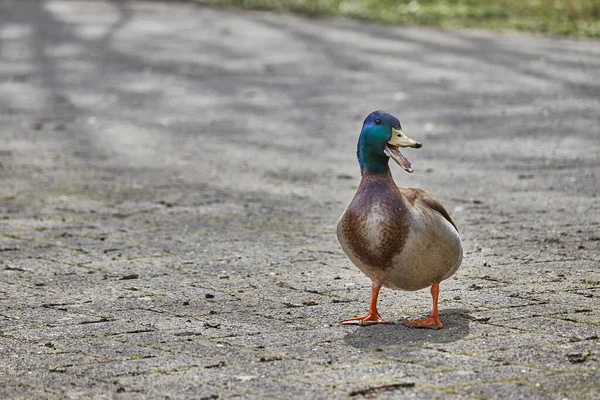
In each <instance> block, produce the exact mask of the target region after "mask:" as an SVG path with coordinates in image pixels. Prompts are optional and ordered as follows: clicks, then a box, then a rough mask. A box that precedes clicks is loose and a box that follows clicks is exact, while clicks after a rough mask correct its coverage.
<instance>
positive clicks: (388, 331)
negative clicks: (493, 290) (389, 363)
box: [344, 309, 471, 349]
mask: <svg viewBox="0 0 600 400" xmlns="http://www.w3.org/2000/svg"><path fill="white" fill-rule="evenodd" d="M440 320H441V321H442V322H443V323H444V329H440V330H430V329H414V328H409V327H406V326H404V325H402V322H403V321H398V322H396V323H395V324H390V325H371V326H363V327H359V328H358V329H356V328H355V329H353V330H352V331H351V332H349V333H348V335H346V337H345V338H344V341H345V342H346V343H347V344H349V345H350V346H353V347H356V348H360V349H375V348H379V347H382V346H395V345H407V344H408V345H414V344H423V343H431V342H454V341H456V340H459V339H461V338H463V337H465V336H467V335H468V334H469V322H470V321H471V320H470V319H469V317H468V312H467V310H465V309H447V310H441V311H440Z"/></svg>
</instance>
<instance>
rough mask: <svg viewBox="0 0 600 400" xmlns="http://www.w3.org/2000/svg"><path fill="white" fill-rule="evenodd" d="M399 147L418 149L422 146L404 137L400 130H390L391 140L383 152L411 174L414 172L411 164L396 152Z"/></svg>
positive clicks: (398, 151)
mask: <svg viewBox="0 0 600 400" xmlns="http://www.w3.org/2000/svg"><path fill="white" fill-rule="evenodd" d="M399 147H414V148H415V149H420V148H421V147H423V145H422V144H421V143H419V142H417V141H416V140H414V139H411V138H409V137H408V136H406V134H405V133H404V132H402V129H395V128H392V138H391V139H390V140H389V141H388V144H387V146H385V149H384V151H383V152H384V153H385V154H386V155H387V156H388V157H391V158H392V159H393V160H394V161H396V163H397V164H398V165H399V166H401V167H402V168H403V169H404V170H405V171H406V172H411V173H412V172H413V171H414V169H413V167H412V164H411V163H410V161H408V158H406V157H404V156H403V155H402V153H400V150H398V148H399Z"/></svg>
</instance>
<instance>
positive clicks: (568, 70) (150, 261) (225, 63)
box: [0, 0, 600, 399]
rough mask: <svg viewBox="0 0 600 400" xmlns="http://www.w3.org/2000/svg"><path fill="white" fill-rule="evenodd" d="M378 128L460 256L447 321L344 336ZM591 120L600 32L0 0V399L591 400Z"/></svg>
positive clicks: (398, 300)
mask: <svg viewBox="0 0 600 400" xmlns="http://www.w3.org/2000/svg"><path fill="white" fill-rule="evenodd" d="M376 109H386V110H389V111H392V112H394V113H395V114H397V115H398V116H399V117H400V120H401V121H402V123H403V128H404V130H405V132H406V133H407V134H408V135H409V136H411V137H413V138H415V139H417V140H419V141H421V142H422V143H423V144H424V146H423V148H422V149H420V150H407V151H406V152H405V154H406V155H407V156H408V158H409V159H411V161H412V162H413V165H414V167H415V173H414V174H412V175H411V174H407V173H405V172H404V171H401V170H400V168H396V167H395V166H392V167H393V169H394V176H395V177H396V180H397V182H398V183H399V185H401V186H411V187H421V188H425V189H428V190H431V191H432V192H433V193H435V194H436V195H437V196H438V197H439V198H440V199H441V200H442V202H443V203H444V204H445V206H446V208H447V209H448V210H449V211H450V213H451V214H452V217H453V219H454V220H455V221H456V223H457V225H458V227H459V229H460V231H461V234H462V237H463V243H464V248H465V259H464V261H463V265H462V267H461V269H460V270H459V272H458V273H457V274H456V276H455V277H453V278H452V279H450V280H448V281H446V282H444V283H443V284H442V285H441V294H440V318H441V319H442V321H443V322H444V323H445V328H444V329H443V330H439V331H429V330H415V329H409V328H406V327H404V326H402V325H401V324H395V325H386V326H370V327H349V326H341V325H339V321H341V320H342V319H344V318H349V317H352V316H357V315H359V314H362V313H364V312H365V311H366V309H367V305H368V300H369V294H370V288H369V281H368V279H367V278H366V277H365V276H363V275H362V274H361V273H360V272H359V271H358V269H356V268H355V267H354V266H352V265H351V264H350V262H349V261H348V260H347V259H346V257H345V256H344V254H343V253H342V251H341V249H340V248H339V245H338V243H337V240H336V238H335V225H336V222H337V218H338V217H339V215H340V214H341V213H342V211H343V210H344V208H345V206H346V205H347V204H348V203H349V201H350V199H351V198H352V195H353V194H354V191H355V189H356V187H357V184H358V182H359V171H358V164H357V162H356V159H355V146H356V140H357V137H358V133H359V130H360V127H361V123H362V120H363V119H364V117H365V116H366V115H367V114H368V113H369V112H371V111H373V110H376ZM599 111H600V42H598V41H587V40H581V41H574V40H566V39H552V38H542V37H535V36H531V35H525V34H510V33H506V34H497V33H487V32H478V31H442V30H434V29H421V28H402V27H389V26H376V25H369V24H362V23H358V22H352V21H345V20H310V19H303V18H297V17H291V16H281V15H275V14H269V13H245V12H240V11H233V10H217V9H211V8H207V7H203V6H197V5H194V4H189V3H160V2H149V3H144V2H135V3H133V2H127V3H111V2H95V1H8V0H1V1H0V122H1V123H0V199H1V201H0V398H3V399H63V398H73V399H78V398H94V399H96V398H97V399H104V398H106V399H113V398H114V399H144V398H153V399H154V398H156V399H166V398H169V399H180V398H181V399H183V398H190V399H217V398H224V399H225V398H245V399H246V398H247V399H251V398H256V399H264V398H281V399H290V398H298V399H332V398H340V399H342V398H363V397H376V398H425V399H434V398H444V399H447V398H461V397H464V398H501V399H508V398H515V399H517V398H519V399H563V398H569V399H592V398H600V370H599V369H598V368H599V367H600V344H599V339H598V335H599V334H600V198H599V194H600V184H599V180H600V156H599V154H600V114H599ZM430 307H431V304H430V297H429V293H428V291H427V290H422V291H418V292H394V291H391V290H385V289H384V290H382V293H381V297H380V312H381V313H382V315H383V316H384V317H385V318H388V319H390V320H392V321H395V322H401V321H403V320H405V319H407V318H415V317H417V316H420V315H426V314H427V313H428V312H429V310H430Z"/></svg>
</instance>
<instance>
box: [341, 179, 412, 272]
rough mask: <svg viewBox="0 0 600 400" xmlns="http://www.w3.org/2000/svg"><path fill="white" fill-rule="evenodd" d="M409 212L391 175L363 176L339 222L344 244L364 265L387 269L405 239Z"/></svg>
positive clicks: (402, 246) (400, 249) (401, 247)
mask: <svg viewBox="0 0 600 400" xmlns="http://www.w3.org/2000/svg"><path fill="white" fill-rule="evenodd" d="M408 218H409V212H408V209H407V207H406V205H405V204H404V202H403V200H402V196H401V195H400V194H399V192H398V188H397V187H396V184H395V183H394V181H393V180H392V177H391V176H389V175H388V176H381V174H378V175H375V174H368V173H365V174H364V175H363V178H362V181H361V183H360V186H359V188H358V191H357V192H356V195H355V196H354V199H353V200H352V202H351V203H350V205H349V206H348V209H347V210H346V213H345V214H344V217H343V219H342V221H341V223H342V234H343V235H344V239H345V241H346V245H347V246H348V247H349V249H350V250H351V251H352V252H353V253H354V255H355V256H356V257H358V258H359V259H360V260H361V261H362V262H363V263H364V264H365V265H367V266H369V267H370V268H374V269H381V270H384V269H387V268H389V267H390V266H391V262H392V258H393V257H394V256H395V255H396V254H399V253H400V252H401V251H402V249H403V248H404V245H405V243H406V241H407V238H408V233H409V232H408V228H409V220H408Z"/></svg>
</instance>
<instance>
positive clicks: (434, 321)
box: [404, 317, 444, 329]
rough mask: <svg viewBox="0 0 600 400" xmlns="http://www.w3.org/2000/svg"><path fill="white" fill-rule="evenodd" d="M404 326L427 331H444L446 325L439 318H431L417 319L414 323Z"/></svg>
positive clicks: (410, 322) (406, 323)
mask: <svg viewBox="0 0 600 400" xmlns="http://www.w3.org/2000/svg"><path fill="white" fill-rule="evenodd" d="M404 326H408V327H411V328H425V329H442V328H443V327H444V325H443V324H442V323H441V321H440V319H439V318H437V317H429V318H425V319H417V320H414V321H406V322H404Z"/></svg>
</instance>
